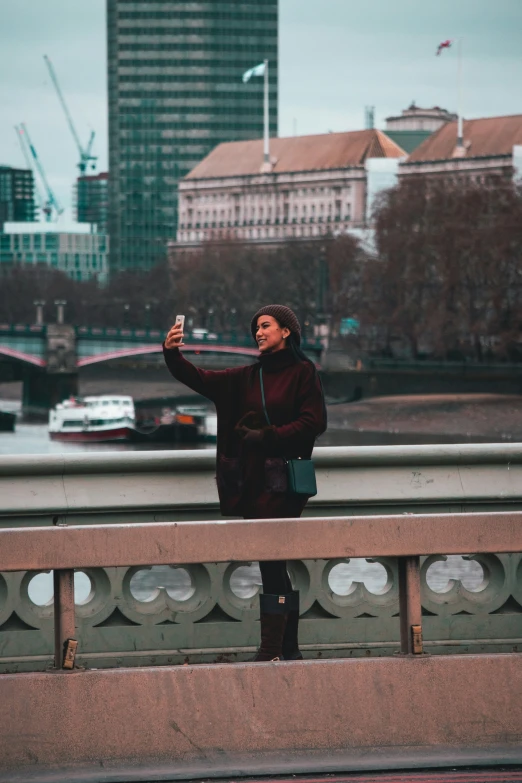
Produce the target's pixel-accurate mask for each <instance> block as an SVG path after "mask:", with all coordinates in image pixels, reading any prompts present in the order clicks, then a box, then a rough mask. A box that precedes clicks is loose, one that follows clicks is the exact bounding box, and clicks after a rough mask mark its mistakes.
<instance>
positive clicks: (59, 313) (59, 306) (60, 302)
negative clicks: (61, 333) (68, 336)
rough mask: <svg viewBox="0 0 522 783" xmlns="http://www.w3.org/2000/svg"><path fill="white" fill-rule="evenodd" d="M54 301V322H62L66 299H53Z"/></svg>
mask: <svg viewBox="0 0 522 783" xmlns="http://www.w3.org/2000/svg"><path fill="white" fill-rule="evenodd" d="M54 303H55V305H56V323H57V324H63V321H64V307H65V305H66V304H67V300H65V299H55V300H54Z"/></svg>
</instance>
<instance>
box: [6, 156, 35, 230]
mask: <svg viewBox="0 0 522 783" xmlns="http://www.w3.org/2000/svg"><path fill="white" fill-rule="evenodd" d="M34 218H35V206H34V177H33V172H32V171H31V170H30V169H14V168H12V167H11V166H0V229H1V227H2V224H3V223H6V222H8V221H13V220H16V221H18V222H24V223H26V222H28V221H29V222H30V221H32V220H34Z"/></svg>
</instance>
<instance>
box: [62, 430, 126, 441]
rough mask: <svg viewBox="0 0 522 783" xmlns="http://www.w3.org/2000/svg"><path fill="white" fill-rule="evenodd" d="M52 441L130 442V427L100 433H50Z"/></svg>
mask: <svg viewBox="0 0 522 783" xmlns="http://www.w3.org/2000/svg"><path fill="white" fill-rule="evenodd" d="M49 435H50V437H51V440H63V441H69V442H70V443H71V442H72V443H107V442H109V441H113V440H130V439H131V437H132V430H131V428H130V427H115V428H114V429H113V430H102V431H100V432H50V433H49Z"/></svg>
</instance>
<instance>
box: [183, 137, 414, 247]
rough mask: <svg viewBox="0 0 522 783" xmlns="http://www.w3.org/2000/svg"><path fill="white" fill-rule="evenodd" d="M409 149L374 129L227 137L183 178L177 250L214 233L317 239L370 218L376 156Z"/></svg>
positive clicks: (395, 156) (393, 157)
mask: <svg viewBox="0 0 522 783" xmlns="http://www.w3.org/2000/svg"><path fill="white" fill-rule="evenodd" d="M405 155H406V153H405V152H404V150H403V149H402V148H401V147H399V146H398V145H397V144H396V143H395V142H393V141H392V140H391V139H390V138H388V136H387V135H386V134H385V133H383V132H382V131H379V130H375V129H370V130H362V131H351V132H346V133H328V134H322V135H314V136H296V137H290V138H274V139H271V140H270V163H269V164H268V165H266V164H263V141H262V140H255V141H241V142H229V143H225V144H220V145H219V146H218V147H216V148H215V149H214V150H213V151H212V152H211V153H210V154H209V155H207V157H206V158H205V159H204V160H203V161H201V163H199V164H198V165H197V166H196V167H195V168H194V169H193V170H192V171H191V172H190V173H189V174H188V175H187V176H186V177H185V178H184V179H183V180H182V181H181V182H180V184H179V222H178V232H177V241H176V242H175V243H172V244H171V249H173V250H180V249H181V250H182V249H189V248H191V247H198V246H199V245H200V244H201V243H202V242H205V241H210V240H231V239H237V240H244V241H249V242H256V243H259V244H273V243H279V242H282V241H288V240H291V239H299V240H302V239H309V238H310V239H313V238H320V237H322V236H325V235H336V234H339V233H342V232H345V231H348V230H350V229H355V228H358V227H361V226H363V225H364V224H365V222H366V213H367V198H368V187H367V179H368V162H369V161H371V160H374V159H389V160H390V163H392V165H393V166H395V167H396V165H397V163H398V160H399V159H400V158H403V157H405Z"/></svg>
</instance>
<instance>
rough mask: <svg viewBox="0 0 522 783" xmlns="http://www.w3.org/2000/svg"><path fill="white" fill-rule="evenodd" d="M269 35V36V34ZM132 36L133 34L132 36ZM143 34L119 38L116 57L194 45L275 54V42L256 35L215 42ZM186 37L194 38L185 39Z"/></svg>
mask: <svg viewBox="0 0 522 783" xmlns="http://www.w3.org/2000/svg"><path fill="white" fill-rule="evenodd" d="M270 37H271V36H270ZM133 38H134V36H133ZM142 38H143V36H140V40H139V42H137V43H136V42H135V41H133V40H130V41H127V40H120V43H119V44H118V57H119V58H121V56H122V54H125V53H126V52H161V51H165V52H167V51H168V52H171V53H172V52H178V51H193V50H194V49H196V47H199V48H201V49H204V50H205V51H206V52H208V51H211V52H224V53H226V52H227V51H228V49H231V50H235V51H238V52H241V51H243V50H245V52H247V51H248V53H249V54H252V50H253V49H259V50H260V52H261V51H262V52H263V53H264V55H265V57H264V59H267V58H268V59H270V57H271V56H273V55H277V49H278V47H277V44H272V43H268V42H266V43H265V42H264V40H263V39H260V38H259V37H258V36H257V35H256V36H244V37H242V38H241V39H239V37H238V36H235V37H230V38H223V39H222V40H220V41H218V42H217V43H216V42H215V41H214V40H213V38H212V39H209V40H207V39H206V37H204V36H203V35H194V34H193V35H191V36H184V40H179V39H178V37H177V36H172V37H169V38H167V37H162V38H161V40H160V41H157V40H156V41H150V42H148V41H143V40H142ZM186 38H190V39H194V40H188V41H187V40H185V39H186Z"/></svg>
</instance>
